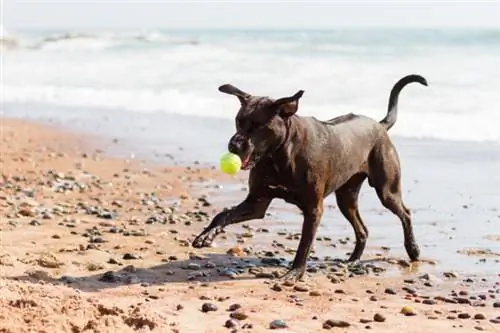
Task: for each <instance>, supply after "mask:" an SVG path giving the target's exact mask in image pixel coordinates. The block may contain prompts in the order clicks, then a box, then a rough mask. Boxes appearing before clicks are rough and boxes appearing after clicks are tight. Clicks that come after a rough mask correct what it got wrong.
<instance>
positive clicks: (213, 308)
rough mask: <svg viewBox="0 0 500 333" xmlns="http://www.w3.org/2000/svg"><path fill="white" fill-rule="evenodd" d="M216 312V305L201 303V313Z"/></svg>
mask: <svg viewBox="0 0 500 333" xmlns="http://www.w3.org/2000/svg"><path fill="white" fill-rule="evenodd" d="M217 310H218V308H217V305H215V304H213V303H203V305H202V306H201V311H202V312H211V311H217Z"/></svg>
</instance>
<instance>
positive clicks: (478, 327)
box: [474, 326, 484, 331]
mask: <svg viewBox="0 0 500 333" xmlns="http://www.w3.org/2000/svg"><path fill="white" fill-rule="evenodd" d="M474 329H476V330H478V331H484V328H482V327H481V326H474Z"/></svg>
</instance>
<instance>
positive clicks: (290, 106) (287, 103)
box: [274, 90, 304, 117]
mask: <svg viewBox="0 0 500 333" xmlns="http://www.w3.org/2000/svg"><path fill="white" fill-rule="evenodd" d="M303 94H304V90H299V91H298V92H297V93H295V95H293V96H290V97H283V98H280V99H277V100H276V101H274V105H276V106H277V107H281V111H280V116H282V117H289V116H291V115H293V114H295V112H297V110H298V108H299V99H300V98H301V97H302V95H303Z"/></svg>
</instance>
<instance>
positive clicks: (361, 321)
mask: <svg viewBox="0 0 500 333" xmlns="http://www.w3.org/2000/svg"><path fill="white" fill-rule="evenodd" d="M372 321H373V320H370V319H363V318H361V319H360V320H359V322H360V323H361V324H368V323H371V322H372Z"/></svg>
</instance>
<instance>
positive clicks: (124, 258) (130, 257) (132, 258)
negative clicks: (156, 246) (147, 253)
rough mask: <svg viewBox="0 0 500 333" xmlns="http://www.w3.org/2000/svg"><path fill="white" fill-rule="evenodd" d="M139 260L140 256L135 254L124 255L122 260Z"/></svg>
mask: <svg viewBox="0 0 500 333" xmlns="http://www.w3.org/2000/svg"><path fill="white" fill-rule="evenodd" d="M136 259H140V256H139V255H137V254H135V253H125V254H124V255H123V260H136Z"/></svg>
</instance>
